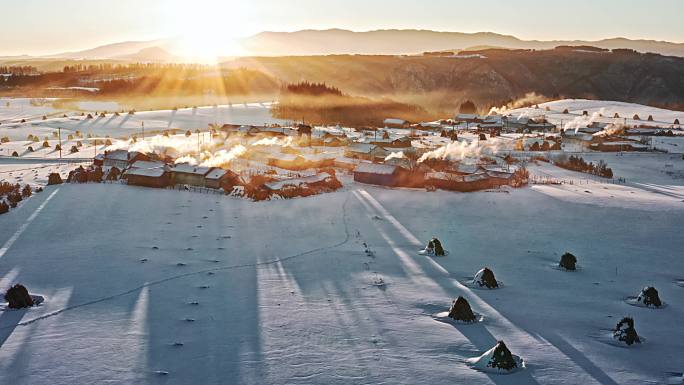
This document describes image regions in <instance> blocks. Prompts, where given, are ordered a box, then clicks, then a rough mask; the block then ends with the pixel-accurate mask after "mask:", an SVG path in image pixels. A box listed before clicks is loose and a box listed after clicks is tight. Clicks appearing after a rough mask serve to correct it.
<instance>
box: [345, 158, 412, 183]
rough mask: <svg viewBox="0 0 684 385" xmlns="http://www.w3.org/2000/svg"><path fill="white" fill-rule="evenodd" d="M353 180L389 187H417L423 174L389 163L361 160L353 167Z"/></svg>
mask: <svg viewBox="0 0 684 385" xmlns="http://www.w3.org/2000/svg"><path fill="white" fill-rule="evenodd" d="M354 181H356V182H360V183H366V184H375V185H380V186H390V187H419V186H421V185H422V184H423V175H422V174H420V173H412V172H410V171H408V170H407V169H405V168H403V167H400V166H396V165H390V164H380V163H369V162H362V163H359V165H358V166H357V167H356V169H354Z"/></svg>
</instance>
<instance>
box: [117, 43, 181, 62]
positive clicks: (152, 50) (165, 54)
mask: <svg viewBox="0 0 684 385" xmlns="http://www.w3.org/2000/svg"><path fill="white" fill-rule="evenodd" d="M114 59H120V60H124V61H134V62H151V63H178V62H182V61H184V60H185V59H184V58H182V57H180V56H177V55H174V54H172V53H170V52H169V51H167V50H165V49H163V48H161V47H148V48H143V49H141V50H140V51H138V52H136V53H133V54H129V55H121V56H117V57H115V58H114Z"/></svg>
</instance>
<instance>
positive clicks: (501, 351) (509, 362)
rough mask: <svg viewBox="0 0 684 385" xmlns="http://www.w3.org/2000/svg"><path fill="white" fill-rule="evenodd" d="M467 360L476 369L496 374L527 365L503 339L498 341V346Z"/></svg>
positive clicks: (511, 371) (510, 371) (509, 371)
mask: <svg viewBox="0 0 684 385" xmlns="http://www.w3.org/2000/svg"><path fill="white" fill-rule="evenodd" d="M467 362H468V364H470V365H471V366H472V367H473V368H475V369H478V370H480V371H483V372H485V373H496V374H509V373H513V372H514V371H516V370H518V369H522V368H524V367H525V363H524V361H523V359H522V358H520V357H518V356H516V355H515V354H513V353H511V351H510V350H508V347H507V346H506V344H505V343H504V342H503V341H499V342H497V344H496V346H494V347H493V348H491V349H489V350H487V351H486V352H485V353H484V354H482V355H481V356H479V357H475V358H471V359H468V360H467Z"/></svg>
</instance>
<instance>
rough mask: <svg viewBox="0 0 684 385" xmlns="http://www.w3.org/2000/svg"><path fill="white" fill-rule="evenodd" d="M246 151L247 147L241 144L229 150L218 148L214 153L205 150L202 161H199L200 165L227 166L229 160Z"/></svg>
mask: <svg viewBox="0 0 684 385" xmlns="http://www.w3.org/2000/svg"><path fill="white" fill-rule="evenodd" d="M246 152H247V148H246V147H245V146H243V145H241V144H238V145H236V146H235V147H233V148H231V149H230V150H229V151H226V150H219V151H217V152H215V153H213V154H212V153H209V152H205V153H204V154H203V155H206V156H205V157H203V159H202V163H200V166H204V167H227V166H228V165H229V164H230V162H232V161H233V160H235V159H236V158H239V157H240V156H242V155H243V154H244V153H246Z"/></svg>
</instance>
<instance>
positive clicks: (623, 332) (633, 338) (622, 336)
mask: <svg viewBox="0 0 684 385" xmlns="http://www.w3.org/2000/svg"><path fill="white" fill-rule="evenodd" d="M613 338H614V339H616V340H618V341H621V342H624V343H626V344H627V345H628V346H631V345H633V344H634V343H637V344H640V343H641V340H640V339H639V335H638V334H637V332H636V329H634V320H633V319H632V318H631V317H625V318H623V319H622V320H620V322H618V324H617V326H615V329H614V330H613Z"/></svg>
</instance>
